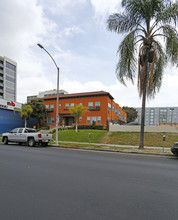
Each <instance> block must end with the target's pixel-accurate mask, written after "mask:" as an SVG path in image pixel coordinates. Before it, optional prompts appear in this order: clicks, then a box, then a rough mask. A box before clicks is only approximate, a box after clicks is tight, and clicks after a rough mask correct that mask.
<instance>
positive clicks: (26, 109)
mask: <svg viewBox="0 0 178 220" xmlns="http://www.w3.org/2000/svg"><path fill="white" fill-rule="evenodd" d="M14 112H19V113H20V115H21V118H23V119H25V128H26V127H27V119H28V118H29V117H30V115H31V114H32V112H33V109H32V107H31V106H30V105H27V104H25V105H22V108H21V109H19V108H15V109H14Z"/></svg>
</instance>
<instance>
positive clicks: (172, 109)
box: [170, 108, 174, 127]
mask: <svg viewBox="0 0 178 220" xmlns="http://www.w3.org/2000/svg"><path fill="white" fill-rule="evenodd" d="M170 110H171V111H172V112H171V127H172V118H173V111H174V108H170Z"/></svg>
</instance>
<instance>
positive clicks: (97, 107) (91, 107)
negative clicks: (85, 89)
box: [88, 106, 100, 111]
mask: <svg viewBox="0 0 178 220" xmlns="http://www.w3.org/2000/svg"><path fill="white" fill-rule="evenodd" d="M88 110H90V111H99V110H100V106H95V107H93V106H88Z"/></svg>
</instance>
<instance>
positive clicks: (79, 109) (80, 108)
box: [69, 105, 88, 132]
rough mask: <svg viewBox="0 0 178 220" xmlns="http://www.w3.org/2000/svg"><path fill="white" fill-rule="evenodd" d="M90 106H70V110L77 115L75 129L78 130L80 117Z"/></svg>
mask: <svg viewBox="0 0 178 220" xmlns="http://www.w3.org/2000/svg"><path fill="white" fill-rule="evenodd" d="M87 111H88V108H87V107H85V106H83V105H76V106H75V107H74V106H70V107H69V112H70V113H71V114H72V115H73V116H74V117H75V131H76V132H78V119H79V117H80V116H81V115H83V114H84V113H86V112H87Z"/></svg>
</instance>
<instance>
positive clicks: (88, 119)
mask: <svg viewBox="0 0 178 220" xmlns="http://www.w3.org/2000/svg"><path fill="white" fill-rule="evenodd" d="M87 124H90V117H89V116H87Z"/></svg>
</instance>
